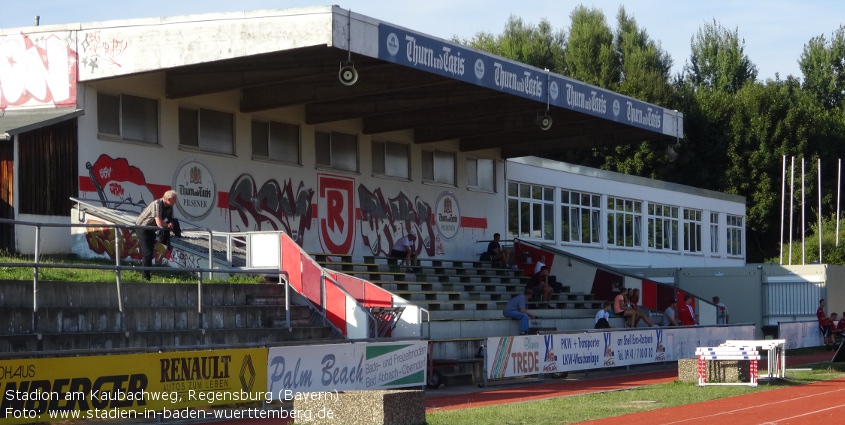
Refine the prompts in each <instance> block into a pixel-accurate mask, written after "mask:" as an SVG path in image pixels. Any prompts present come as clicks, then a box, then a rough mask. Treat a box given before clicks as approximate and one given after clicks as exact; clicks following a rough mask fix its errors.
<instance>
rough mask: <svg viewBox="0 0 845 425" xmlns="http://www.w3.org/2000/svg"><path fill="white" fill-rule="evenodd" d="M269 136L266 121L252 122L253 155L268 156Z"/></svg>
mask: <svg viewBox="0 0 845 425" xmlns="http://www.w3.org/2000/svg"><path fill="white" fill-rule="evenodd" d="M269 138H270V133H269V131H268V128H267V123H266V122H263V121H253V122H252V154H253V155H254V156H263V157H266V156H268V151H267V139H269Z"/></svg>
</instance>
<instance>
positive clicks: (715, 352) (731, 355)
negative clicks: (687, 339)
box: [695, 347, 760, 387]
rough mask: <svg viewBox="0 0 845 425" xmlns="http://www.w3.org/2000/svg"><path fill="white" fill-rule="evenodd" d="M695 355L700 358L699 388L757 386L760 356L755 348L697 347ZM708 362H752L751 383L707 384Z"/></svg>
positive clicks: (750, 370) (750, 368)
mask: <svg viewBox="0 0 845 425" xmlns="http://www.w3.org/2000/svg"><path fill="white" fill-rule="evenodd" d="M695 355H696V357H698V386H700V387H703V386H705V385H748V386H752V387H756V386H757V361H758V360H760V354H759V353H757V349H756V348H754V347H697V348H696V349H695ZM708 360H734V361H748V362H750V366H749V374H750V380H749V381H750V382H735V383H732V382H707V361H708Z"/></svg>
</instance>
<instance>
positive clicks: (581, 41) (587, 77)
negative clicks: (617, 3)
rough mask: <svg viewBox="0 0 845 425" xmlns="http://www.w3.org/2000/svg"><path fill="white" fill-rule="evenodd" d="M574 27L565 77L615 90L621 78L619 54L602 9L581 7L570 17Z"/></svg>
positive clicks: (566, 53) (569, 42) (564, 56)
mask: <svg viewBox="0 0 845 425" xmlns="http://www.w3.org/2000/svg"><path fill="white" fill-rule="evenodd" d="M570 17H571V19H572V25H571V26H570V29H569V38H568V39H567V41H566V47H565V50H564V55H563V59H564V65H565V69H566V74H567V75H568V76H570V77H572V78H574V79H576V80H580V81H583V82H585V83H589V84H593V85H595V86H599V87H603V88H606V89H610V90H616V87H617V85H618V84H619V77H620V75H621V66H620V60H621V58H620V55H619V53H618V51H617V50H616V49H615V48H614V46H613V33H612V32H611V30H610V27H609V26H608V25H607V22H605V19H604V14H603V13H602V11H601V10H599V9H595V8H593V9H588V8H586V7H584V6H578V7H576V8H575V10H573V11H572V14H571V15H570Z"/></svg>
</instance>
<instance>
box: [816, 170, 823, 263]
mask: <svg viewBox="0 0 845 425" xmlns="http://www.w3.org/2000/svg"><path fill="white" fill-rule="evenodd" d="M817 161H818V162H817V164H818V165H817V166H816V168H817V171H818V173H819V264H823V263H824V261H822V159H821V158H819V159H818V160H817Z"/></svg>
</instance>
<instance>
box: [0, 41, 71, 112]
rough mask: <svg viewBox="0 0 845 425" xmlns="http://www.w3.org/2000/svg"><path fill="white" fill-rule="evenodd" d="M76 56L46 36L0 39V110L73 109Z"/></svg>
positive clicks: (61, 42) (66, 43)
mask: <svg viewBox="0 0 845 425" xmlns="http://www.w3.org/2000/svg"><path fill="white" fill-rule="evenodd" d="M76 61H77V55H76V52H75V51H73V50H72V49H71V47H70V44H69V43H68V41H66V40H63V39H61V38H59V37H58V36H57V35H55V34H54V35H49V36H47V37H43V38H39V39H37V40H35V41H33V40H32V39H31V38H30V37H29V36H28V35H26V34H9V35H6V36H0V110H5V109H6V108H7V107H9V106H39V105H40V106H45V105H46V106H51V107H58V106H75V105H76V80H77V75H76Z"/></svg>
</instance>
